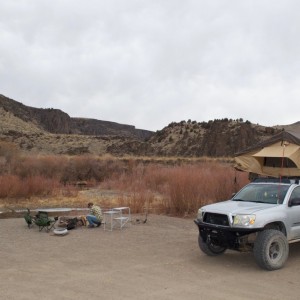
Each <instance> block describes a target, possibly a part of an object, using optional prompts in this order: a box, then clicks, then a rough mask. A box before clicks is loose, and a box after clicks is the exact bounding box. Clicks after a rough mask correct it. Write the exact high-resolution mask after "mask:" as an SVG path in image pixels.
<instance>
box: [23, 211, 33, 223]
mask: <svg viewBox="0 0 300 300" xmlns="http://www.w3.org/2000/svg"><path fill="white" fill-rule="evenodd" d="M24 219H25V221H26V223H27V225H28V228H31V227H32V225H33V222H34V221H33V217H32V216H31V215H30V210H29V208H27V212H26V213H25V215H24Z"/></svg>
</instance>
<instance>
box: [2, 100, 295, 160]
mask: <svg viewBox="0 0 300 300" xmlns="http://www.w3.org/2000/svg"><path fill="white" fill-rule="evenodd" d="M285 128H287V129H292V130H300V122H297V123H295V124H291V125H286V126H284V125H281V126H276V127H266V126H262V125H258V124H252V123H251V122H249V121H243V120H242V119H238V120H232V119H227V118H225V119H221V120H213V121H209V122H197V121H191V120H188V121H181V122H178V123H175V122H173V123H171V124H169V125H168V126H166V127H164V128H163V129H162V130H159V131H156V132H151V131H148V130H142V129H136V128H135V127H134V126H133V125H125V124H119V123H116V122H109V121H101V120H95V119H87V118H72V117H70V116H69V115H68V114H67V113H65V112H63V111H61V110H58V109H52V108H49V109H41V108H34V107H29V106H26V105H24V104H22V103H20V102H17V101H15V100H12V99H9V98H7V97H5V96H3V95H0V146H1V142H9V143H14V144H15V145H16V146H17V147H18V148H19V149H20V150H21V151H23V152H28V153H30V152H31V153H38V154H68V155H82V154H94V155H103V154H112V155H117V156H124V155H134V156H180V157H200V156H208V157H231V156H233V155H234V153H236V152H239V151H241V150H243V149H245V148H247V147H250V146H252V145H253V144H255V143H258V142H260V141H262V140H264V139H267V138H269V137H271V136H272V135H274V134H276V133H277V132H278V131H279V130H282V129H285Z"/></svg>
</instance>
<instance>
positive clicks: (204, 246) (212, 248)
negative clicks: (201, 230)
mask: <svg viewBox="0 0 300 300" xmlns="http://www.w3.org/2000/svg"><path fill="white" fill-rule="evenodd" d="M198 244H199V248H200V249H201V250H202V251H203V252H204V253H205V254H207V255H209V256H217V255H221V254H223V253H224V252H225V251H226V247H221V246H218V245H215V244H214V243H212V242H211V241H210V240H209V239H207V240H206V242H204V241H203V239H202V237H201V235H200V234H199V236H198Z"/></svg>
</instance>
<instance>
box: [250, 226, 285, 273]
mask: <svg viewBox="0 0 300 300" xmlns="http://www.w3.org/2000/svg"><path fill="white" fill-rule="evenodd" d="M253 252H254V257H255V260H256V263H257V264H258V265H259V266H260V267H261V268H263V269H266V270H269V271H272V270H277V269H280V268H282V267H283V265H284V263H285V261H286V260H287V258H288V255H289V244H288V241H287V239H286V237H285V235H284V234H283V233H282V232H281V231H278V230H274V229H269V230H264V231H261V232H259V233H258V236H257V238H256V240H255V243H254V249H253Z"/></svg>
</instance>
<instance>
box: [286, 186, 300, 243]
mask: <svg viewBox="0 0 300 300" xmlns="http://www.w3.org/2000/svg"><path fill="white" fill-rule="evenodd" d="M292 200H294V204H293V205H292V206H290V207H288V222H289V225H290V228H291V236H290V238H291V239H297V238H300V187H296V188H295V189H294V190H293V191H292V194H291V196H290V199H289V203H291V202H292ZM295 200H296V201H295ZM298 200H299V201H298Z"/></svg>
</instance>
